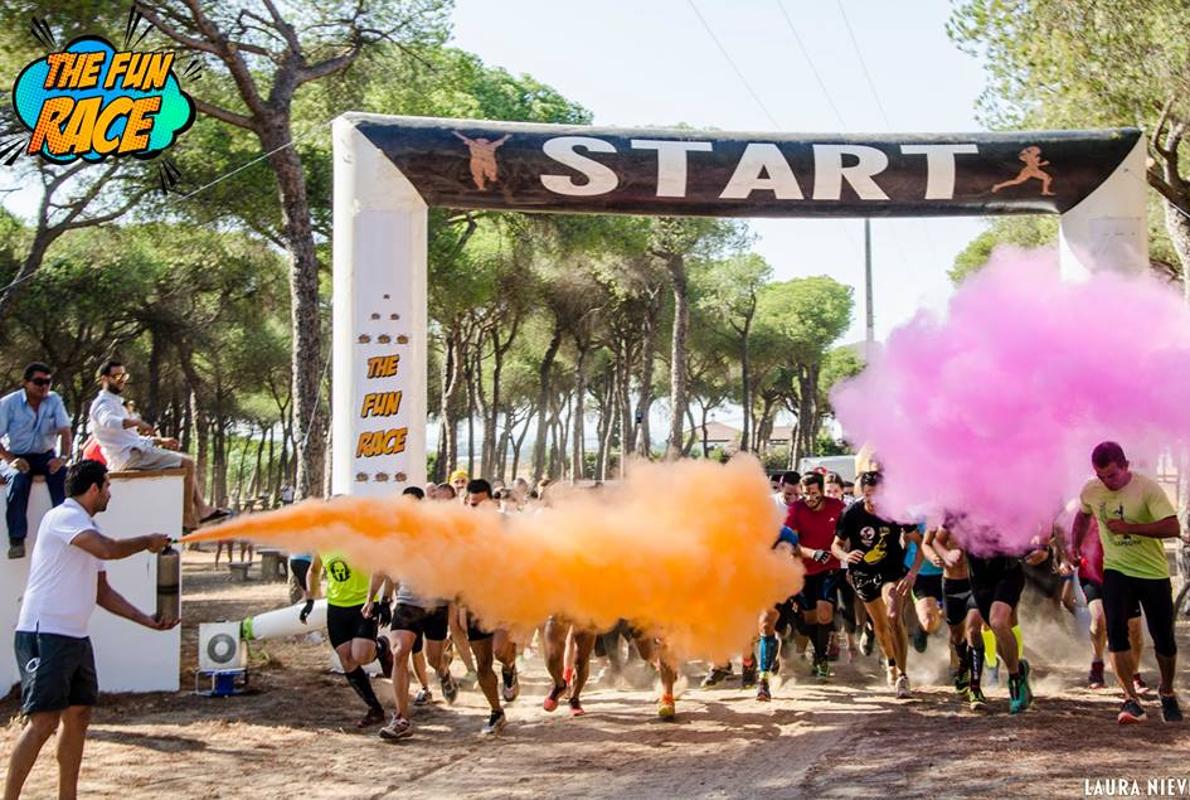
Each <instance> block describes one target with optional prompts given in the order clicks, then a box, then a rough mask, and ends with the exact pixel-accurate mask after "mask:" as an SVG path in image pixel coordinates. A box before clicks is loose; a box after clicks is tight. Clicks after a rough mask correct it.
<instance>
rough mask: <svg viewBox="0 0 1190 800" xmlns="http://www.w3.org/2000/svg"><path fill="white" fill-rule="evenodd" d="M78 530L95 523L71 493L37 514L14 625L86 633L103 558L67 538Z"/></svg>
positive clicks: (32, 629) (88, 528)
mask: <svg viewBox="0 0 1190 800" xmlns="http://www.w3.org/2000/svg"><path fill="white" fill-rule="evenodd" d="M83 531H99V525H98V524H96V522H95V520H94V519H93V518H92V517H91V515H90V514H88V513H87V510H86V509H85V508H83V507H82V506H81V505H79V504H78V502H76V501H75V500H74V499H73V498H67V500H66V502H65V503H63V504H62V505H60V506H58V507H57V508H54V509H51V510H50V511H49V513H47V514H46V515H45V516H44V517H43V518H42V520H41V527H39V528H38V529H37V542H36V543H35V544H34V545H33V558H32V560H31V563H30V566H29V582H28V583H27V584H25V595H24V597H23V598H22V599H21V615H20V618H19V619H18V620H17V630H18V631H27V632H29V633H56V634H59V635H60V636H73V637H75V638H80V639H81V638H82V637H84V636H86V635H87V624H88V623H89V622H90V620H91V614H92V612H94V611H95V593H96V590H97V588H98V584H99V573H100V572H103V571H104V565H103V559H100V558H96V557H95V556H93V555H91V554H90V553H88V552H87V551H86V550H84V549H82V548H81V547H75V546H74V545H73V544H71V542H73V541H74V539H75V537H76V536H78V535H79V534H80V533H82V532H83Z"/></svg>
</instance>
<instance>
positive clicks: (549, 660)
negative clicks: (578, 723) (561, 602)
mask: <svg viewBox="0 0 1190 800" xmlns="http://www.w3.org/2000/svg"><path fill="white" fill-rule="evenodd" d="M568 634H569V635H568ZM572 640H573V642H574V646H575V657H574V670H573V672H572V673H571V674H570V676H569V678H570V679H569V680H567V675H566V669H565V666H564V662H565V660H566V652H567V647H568V644H567V643H568V642H570V641H572ZM594 648H595V632H594V631H586V630H580V629H579V628H578V627H576V626H574V625H571V624H570V623H569V622H566V621H565V620H562V619H560V618H558V617H550V618H549V619H548V620H546V623H545V666H546V669H547V670H548V671H549V673H550V677H551V678H552V679H553V681H554V685H553V687H552V688H551V689H550V691H549V693H548V694H547V695H546V697H545V701H544V702H543V703H542V707H543V708H544V709H545V710H546V711H553V710H554V709H556V708H557V707H558V700H560V699H561V698H562V696H563V695H566V694H569V700H568V702H569V703H570V715H571V716H572V717H581V716H582V715H583V714H585V713H586V712H585V711H583V703H582V700H581V699H580V695H581V694H582V692H583V687H584V686H586V685H587V677H588V676H589V675H590V674H591V651H592V650H593V649H594Z"/></svg>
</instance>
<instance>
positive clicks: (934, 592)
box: [913, 573, 942, 605]
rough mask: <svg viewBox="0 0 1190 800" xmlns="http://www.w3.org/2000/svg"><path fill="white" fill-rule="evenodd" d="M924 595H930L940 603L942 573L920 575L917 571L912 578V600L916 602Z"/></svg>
mask: <svg viewBox="0 0 1190 800" xmlns="http://www.w3.org/2000/svg"><path fill="white" fill-rule="evenodd" d="M924 597H932V598H934V599H935V600H937V601H938V605H942V573H938V574H937V575H922V574H921V573H918V575H917V577H916V578H914V580H913V601H914V602H915V603H916V602H917V601H918V600H921V599H922V598H924Z"/></svg>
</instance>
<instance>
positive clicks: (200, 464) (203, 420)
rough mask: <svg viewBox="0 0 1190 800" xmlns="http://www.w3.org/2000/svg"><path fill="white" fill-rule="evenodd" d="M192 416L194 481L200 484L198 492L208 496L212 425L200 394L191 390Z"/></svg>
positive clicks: (197, 484)
mask: <svg viewBox="0 0 1190 800" xmlns="http://www.w3.org/2000/svg"><path fill="white" fill-rule="evenodd" d="M190 408H191V412H190V416H191V418H192V419H193V420H194V439H195V442H196V444H197V448H196V449H197V452H196V453H195V454H194V482H195V485H196V486H198V493H199V494H200V495H202V496H203V497H206V496H207V492H206V486H207V434H208V433H209V430H210V426H209V425H208V423H207V413H206V411H205V410H203V409H202V408H200V407H199V405H198V394H197V393H196V392H194V391H191V392H190Z"/></svg>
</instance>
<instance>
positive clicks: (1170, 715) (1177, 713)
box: [1161, 694, 1182, 722]
mask: <svg viewBox="0 0 1190 800" xmlns="http://www.w3.org/2000/svg"><path fill="white" fill-rule="evenodd" d="M1161 721H1162V722H1181V721H1182V709H1181V708H1180V707H1179V706H1178V696H1177V695H1175V694H1163V695H1161Z"/></svg>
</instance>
